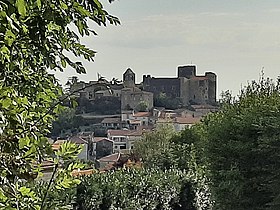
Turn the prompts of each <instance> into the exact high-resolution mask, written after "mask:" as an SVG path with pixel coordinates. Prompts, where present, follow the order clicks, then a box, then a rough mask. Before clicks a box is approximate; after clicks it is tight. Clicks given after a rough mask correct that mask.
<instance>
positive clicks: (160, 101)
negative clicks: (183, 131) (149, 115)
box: [154, 93, 182, 109]
mask: <svg viewBox="0 0 280 210" xmlns="http://www.w3.org/2000/svg"><path fill="white" fill-rule="evenodd" d="M154 105H155V106H158V107H165V108H167V109H178V108H180V107H182V100H181V99H180V98H172V97H168V96H166V94H165V93H160V94H159V95H158V96H157V97H154Z"/></svg>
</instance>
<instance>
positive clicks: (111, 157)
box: [98, 153, 121, 162]
mask: <svg viewBox="0 0 280 210" xmlns="http://www.w3.org/2000/svg"><path fill="white" fill-rule="evenodd" d="M120 156H121V154H120V153H115V154H112V155H108V156H105V157H102V158H100V159H99V160H98V161H99V162H117V161H118V160H119V159H120Z"/></svg>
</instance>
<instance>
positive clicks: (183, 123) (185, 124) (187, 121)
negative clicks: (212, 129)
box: [173, 116, 201, 131]
mask: <svg viewBox="0 0 280 210" xmlns="http://www.w3.org/2000/svg"><path fill="white" fill-rule="evenodd" d="M200 120H201V118H200V117H193V116H186V117H176V118H174V120H173V126H174V128H175V130H176V131H181V130H184V129H185V128H190V127H191V126H193V125H194V124H196V123H198V122H200Z"/></svg>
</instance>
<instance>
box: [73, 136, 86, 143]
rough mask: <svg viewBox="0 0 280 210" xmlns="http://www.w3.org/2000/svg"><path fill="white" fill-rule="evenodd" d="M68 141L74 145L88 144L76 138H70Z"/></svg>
mask: <svg viewBox="0 0 280 210" xmlns="http://www.w3.org/2000/svg"><path fill="white" fill-rule="evenodd" d="M69 141H71V142H73V143H75V144H87V143H88V142H87V141H86V140H84V139H82V138H80V137H78V136H72V137H70V139H69Z"/></svg>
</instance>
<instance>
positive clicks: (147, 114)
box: [133, 112, 151, 117]
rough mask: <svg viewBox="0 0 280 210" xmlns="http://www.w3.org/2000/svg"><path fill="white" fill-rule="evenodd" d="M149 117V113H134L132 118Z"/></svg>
mask: <svg viewBox="0 0 280 210" xmlns="http://www.w3.org/2000/svg"><path fill="white" fill-rule="evenodd" d="M149 116H151V113H150V112H137V113H134V115H133V117H149Z"/></svg>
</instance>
